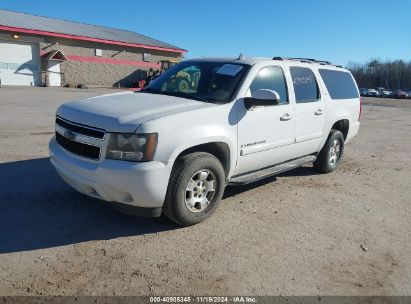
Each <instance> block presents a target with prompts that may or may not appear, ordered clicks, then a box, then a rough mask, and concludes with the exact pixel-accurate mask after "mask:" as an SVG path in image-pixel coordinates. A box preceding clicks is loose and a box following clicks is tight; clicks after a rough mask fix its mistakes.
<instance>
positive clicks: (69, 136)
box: [63, 131, 76, 140]
mask: <svg viewBox="0 0 411 304" xmlns="http://www.w3.org/2000/svg"><path fill="white" fill-rule="evenodd" d="M63 136H64V137H65V138H67V139H68V140H75V139H76V133H74V132H71V131H65V132H64V134H63Z"/></svg>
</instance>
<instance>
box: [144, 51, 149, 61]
mask: <svg viewBox="0 0 411 304" xmlns="http://www.w3.org/2000/svg"><path fill="white" fill-rule="evenodd" d="M150 60H151V54H148V53H144V54H143V61H150Z"/></svg>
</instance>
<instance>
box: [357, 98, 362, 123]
mask: <svg viewBox="0 0 411 304" xmlns="http://www.w3.org/2000/svg"><path fill="white" fill-rule="evenodd" d="M361 113H362V101H361V97H360V113H358V121H360V118H361Z"/></svg>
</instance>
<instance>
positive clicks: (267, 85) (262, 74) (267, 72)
mask: <svg viewBox="0 0 411 304" xmlns="http://www.w3.org/2000/svg"><path fill="white" fill-rule="evenodd" d="M261 89H268V90H273V91H276V92H277V93H278V95H280V100H279V103H280V104H284V103H288V95H287V87H286V82H285V76H284V72H283V69H282V68H280V67H275V66H270V67H265V68H263V69H261V70H260V71H259V72H258V74H257V76H255V78H254V80H253V82H252V83H251V86H250V91H251V95H252V94H253V93H254V92H255V91H257V90H261Z"/></svg>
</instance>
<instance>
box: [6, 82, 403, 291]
mask: <svg viewBox="0 0 411 304" xmlns="http://www.w3.org/2000/svg"><path fill="white" fill-rule="evenodd" d="M113 91H114V90H113V89H90V90H77V89H63V88H58V89H57V88H56V89H53V88H0V147H1V149H0V295H154V294H155V295H189V294H190V295H238V294H243V295H319V294H320V295H411V262H410V261H411V259H410V256H411V254H410V253H411V248H410V243H411V237H410V230H411V229H410V228H411V207H410V197H411V188H410V184H411V162H410V161H411V153H410V150H411V136H410V133H411V123H410V121H411V107H410V104H411V101H392V100H382V99H378V100H376V99H375V100H374V99H364V106H363V116H362V120H361V121H362V126H361V130H360V133H359V135H358V136H357V137H356V138H354V140H353V141H352V142H351V143H350V144H348V145H347V146H346V150H345V156H344V161H343V162H342V164H341V166H340V168H339V170H337V171H336V172H334V173H331V174H318V173H317V172H316V171H314V170H313V169H312V167H311V166H305V167H303V168H299V169H296V170H293V171H290V172H288V173H284V174H280V175H279V176H277V177H276V178H271V179H268V180H265V181H263V182H259V183H256V184H252V185H249V186H247V187H238V188H234V187H231V188H227V190H226V192H225V198H224V200H223V202H222V204H221V205H220V208H219V210H218V211H217V212H216V213H215V214H214V215H213V216H212V217H211V218H210V219H209V220H207V221H206V222H204V223H201V224H199V225H196V226H193V227H189V228H179V227H177V226H175V225H174V224H172V223H170V222H169V221H167V220H166V219H163V218H160V219H142V218H134V217H131V216H127V215H123V214H120V213H118V212H116V211H113V210H112V209H111V208H110V207H109V206H107V205H106V204H105V203H104V202H100V201H98V200H95V199H91V198H88V197H85V196H83V195H81V194H79V193H77V192H76V191H74V190H72V189H71V188H70V187H68V186H66V185H65V184H64V183H63V182H62V181H61V180H60V178H59V177H58V176H57V174H56V173H55V172H54V170H53V169H52V167H51V165H50V163H49V160H48V152H47V143H48V140H49V138H50V137H51V136H52V134H53V128H54V126H53V119H54V112H55V110H56V108H57V107H58V105H59V104H61V103H62V102H64V101H67V100H71V99H79V98H82V97H86V96H92V95H99V94H103V93H107V92H113ZM370 104H372V105H370ZM380 105H384V106H380Z"/></svg>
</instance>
